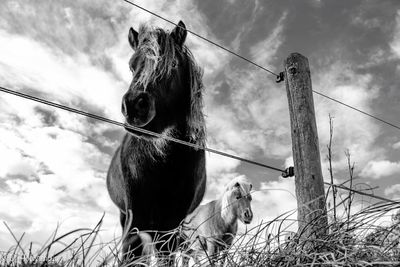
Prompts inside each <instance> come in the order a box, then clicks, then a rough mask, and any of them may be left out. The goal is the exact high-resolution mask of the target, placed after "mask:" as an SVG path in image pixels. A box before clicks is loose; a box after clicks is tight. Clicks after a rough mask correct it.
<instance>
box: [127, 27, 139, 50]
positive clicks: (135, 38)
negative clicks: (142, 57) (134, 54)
mask: <svg viewBox="0 0 400 267" xmlns="http://www.w3.org/2000/svg"><path fill="white" fill-rule="evenodd" d="M128 41H129V44H130V45H131V47H132V49H133V50H135V49H136V47H137V46H138V44H139V34H138V32H137V31H135V30H134V29H133V28H132V27H131V28H130V29H129V34H128Z"/></svg>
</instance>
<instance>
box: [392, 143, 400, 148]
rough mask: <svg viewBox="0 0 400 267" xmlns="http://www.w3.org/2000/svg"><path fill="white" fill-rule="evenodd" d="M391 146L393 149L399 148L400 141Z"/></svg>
mask: <svg viewBox="0 0 400 267" xmlns="http://www.w3.org/2000/svg"><path fill="white" fill-rule="evenodd" d="M392 147H393V148H394V149H400V142H397V143H394V144H393V146H392Z"/></svg>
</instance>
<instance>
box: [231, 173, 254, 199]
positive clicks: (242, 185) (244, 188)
mask: <svg viewBox="0 0 400 267" xmlns="http://www.w3.org/2000/svg"><path fill="white" fill-rule="evenodd" d="M236 184H239V189H240V192H241V193H242V194H244V195H246V194H249V193H250V191H251V188H252V184H251V183H250V181H249V180H248V179H247V178H246V177H244V176H238V177H236V178H234V179H232V180H231V181H229V183H227V184H226V186H225V191H228V192H229V191H232V189H233V188H234V187H236Z"/></svg>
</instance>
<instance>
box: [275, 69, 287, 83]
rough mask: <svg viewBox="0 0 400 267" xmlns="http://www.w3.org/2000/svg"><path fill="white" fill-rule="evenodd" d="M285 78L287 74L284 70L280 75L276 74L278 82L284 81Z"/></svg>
mask: <svg viewBox="0 0 400 267" xmlns="http://www.w3.org/2000/svg"><path fill="white" fill-rule="evenodd" d="M284 80H285V74H284V73H283V71H282V72H280V73H279V75H276V83H280V82H283V81H284Z"/></svg>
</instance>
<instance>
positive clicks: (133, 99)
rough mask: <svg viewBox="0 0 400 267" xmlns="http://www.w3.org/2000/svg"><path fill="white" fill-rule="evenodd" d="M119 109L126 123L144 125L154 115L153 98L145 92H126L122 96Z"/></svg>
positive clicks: (136, 125)
mask: <svg viewBox="0 0 400 267" xmlns="http://www.w3.org/2000/svg"><path fill="white" fill-rule="evenodd" d="M121 111H122V114H123V115H124V117H125V120H126V123H127V124H129V125H132V126H135V127H144V126H146V125H147V124H149V123H150V122H151V121H152V120H153V118H154V117H155V116H156V108H155V103H154V98H153V97H152V96H151V95H150V94H148V93H146V92H139V93H131V92H128V93H126V94H125V95H124V97H123V98H122V107H121Z"/></svg>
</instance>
